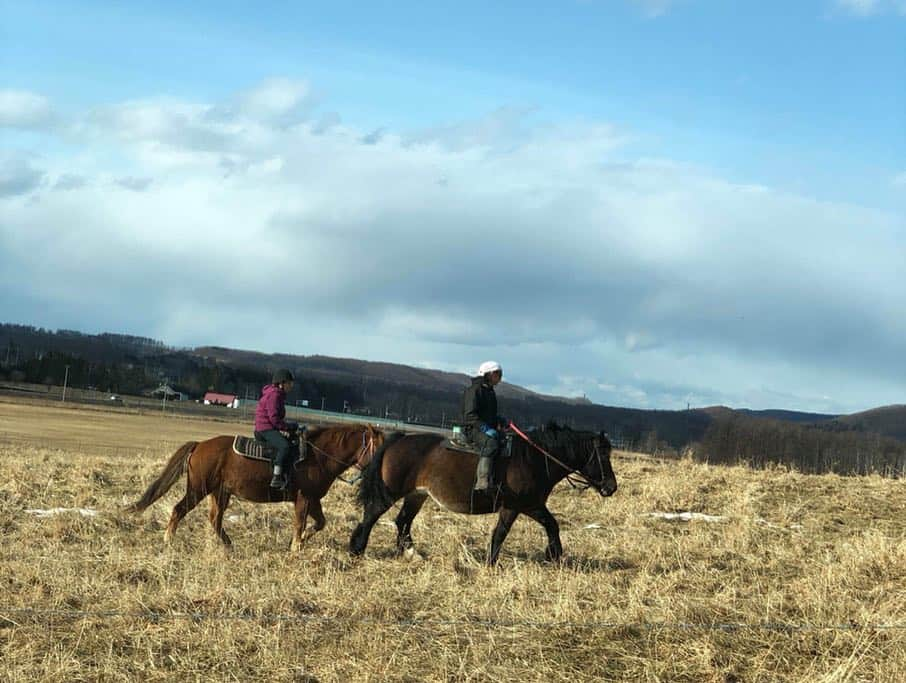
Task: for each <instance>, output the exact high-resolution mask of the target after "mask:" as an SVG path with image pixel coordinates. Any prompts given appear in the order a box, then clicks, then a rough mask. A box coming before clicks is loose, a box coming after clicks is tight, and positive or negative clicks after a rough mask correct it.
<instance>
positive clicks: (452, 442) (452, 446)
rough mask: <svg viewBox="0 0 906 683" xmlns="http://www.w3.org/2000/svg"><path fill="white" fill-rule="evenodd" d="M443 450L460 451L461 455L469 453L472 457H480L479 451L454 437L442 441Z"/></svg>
mask: <svg viewBox="0 0 906 683" xmlns="http://www.w3.org/2000/svg"><path fill="white" fill-rule="evenodd" d="M444 448H446V449H447V450H449V451H460V452H462V453H471V454H472V455H481V451H479V450H478V449H477V448H475V446H473V445H472V444H470V443H468V442H466V441H460V440H459V439H457V438H456V437H453V438H451V439H447V440H446V441H444Z"/></svg>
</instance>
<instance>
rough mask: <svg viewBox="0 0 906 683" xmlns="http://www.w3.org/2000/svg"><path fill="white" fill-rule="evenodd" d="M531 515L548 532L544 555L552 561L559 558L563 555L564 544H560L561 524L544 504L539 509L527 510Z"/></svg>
mask: <svg viewBox="0 0 906 683" xmlns="http://www.w3.org/2000/svg"><path fill="white" fill-rule="evenodd" d="M525 514H527V515H528V516H529V517H531V518H532V519H534V520H535V521H536V522H538V523H539V524H540V525H541V526H543V527H544V530H545V531H546V532H547V548H546V549H545V550H544V556H545V557H546V558H547V559H548V560H551V561H556V560H559V559H560V557H561V556H562V555H563V546H562V545H561V544H560V525H559V524H557V520H556V519H554V516H553V515H552V514H551V511H550V510H548V509H547V507H546V506H544V505H542V506H541V507H540V508H538V509H537V510H532V511H530V512H526V513H525Z"/></svg>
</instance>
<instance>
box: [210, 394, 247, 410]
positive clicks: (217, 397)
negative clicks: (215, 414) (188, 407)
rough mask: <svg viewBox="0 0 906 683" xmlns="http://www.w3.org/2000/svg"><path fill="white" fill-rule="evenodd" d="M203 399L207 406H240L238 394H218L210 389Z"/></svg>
mask: <svg viewBox="0 0 906 683" xmlns="http://www.w3.org/2000/svg"><path fill="white" fill-rule="evenodd" d="M203 400H204V404H205V405H206V406H226V407H227V408H238V407H239V398H238V397H237V396H236V394H218V393H217V392H216V391H209V392H208V393H206V394H205V395H204V399H203Z"/></svg>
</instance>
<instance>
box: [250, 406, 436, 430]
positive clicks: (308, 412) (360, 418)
mask: <svg viewBox="0 0 906 683" xmlns="http://www.w3.org/2000/svg"><path fill="white" fill-rule="evenodd" d="M249 403H250V404H252V403H254V402H253V401H250V402H249ZM243 407H245V406H244V405H243ZM249 407H250V406H249ZM286 415H287V417H291V418H294V419H298V420H299V421H300V422H306V423H321V422H332V423H337V422H364V423H367V424H372V425H375V426H378V427H383V428H384V429H395V430H399V431H401V432H426V433H428V434H443V435H444V436H451V435H452V434H453V430H452V429H444V428H443V427H439V426H437V425H424V424H417V423H412V422H405V421H403V420H391V419H388V418H385V417H375V416H373V415H359V414H357V413H337V412H334V411H332V410H315V409H312V408H302V407H300V406H291V405H287V406H286Z"/></svg>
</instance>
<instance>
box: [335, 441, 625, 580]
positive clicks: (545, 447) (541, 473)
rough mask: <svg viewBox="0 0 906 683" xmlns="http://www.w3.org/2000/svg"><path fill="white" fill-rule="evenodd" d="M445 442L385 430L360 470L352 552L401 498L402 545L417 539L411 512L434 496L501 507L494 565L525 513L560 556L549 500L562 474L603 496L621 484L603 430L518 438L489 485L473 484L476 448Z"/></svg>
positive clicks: (452, 504)
mask: <svg viewBox="0 0 906 683" xmlns="http://www.w3.org/2000/svg"><path fill="white" fill-rule="evenodd" d="M529 439H531V440H529ZM444 442H445V439H444V437H443V436H438V435H433V434H412V435H402V434H398V433H395V434H392V435H390V436H388V437H387V439H386V440H385V441H384V445H383V446H382V447H381V448H379V449H378V451H377V453H375V455H374V457H373V458H372V459H371V462H370V464H369V465H368V466H367V467H366V468H365V470H364V472H363V473H362V481H361V485H360V488H359V502H360V503H361V504H362V506H363V508H364V513H363V517H362V523H361V524H359V525H358V526H357V527H356V529H355V531H353V533H352V537H351V538H350V540H349V551H350V552H351V553H352V554H353V555H361V554H362V553H363V552H365V547H366V546H367V545H368V536H369V534H370V533H371V529H372V527H373V526H374V524H375V523H376V522H377V520H378V518H379V517H380V516H381V515H383V514H384V513H385V512H386V511H387V510H388V509H390V507H391V506H392V505H393V504H394V503H395V502H396V501H397V500H399V499H400V498H402V499H403V506H402V509H401V510H400V513H399V515H398V516H397V518H396V529H397V538H396V545H397V552H398V553H402V552H403V551H404V550H406V549H408V548H410V547H412V535H411V529H412V520H413V519H415V516H416V515H417V514H418V511H419V510H420V509H421V507H422V505H423V504H424V502H425V500H426V499H427V498H428V496H431V498H433V499H434V500H435V501H436V502H437V503H438V504H439V505H440V506H441V507H443V508H446V509H448V510H452V511H454V512H461V513H463V514H473V515H475V514H489V513H492V512H498V517H497V525H496V526H495V527H494V532H493V534H492V535H491V549H490V552H489V553H488V560H487V561H488V564H489V565H490V564H494V563H496V562H497V556H498V554H499V553H500V546H501V544H502V543H503V541H504V539H505V538H506V535H507V534H508V533H509V531H510V527H511V526H512V525H513V522H514V521H515V520H516V517H518V516H519V514H520V513H525V514H526V515H528V516H529V517H531V518H532V519H534V520H535V521H536V522H538V523H539V524H541V525H542V526H543V527H544V530H545V531H546V532H547V540H548V544H547V549H546V551H545V556H546V557H547V558H548V559H550V560H556V559H558V558H559V557H560V556H561V555H562V553H563V547H562V545H561V544H560V528H559V526H558V525H557V520H556V519H554V516H553V515H552V514H551V512H550V510H548V509H547V505H546V503H547V498H548V496H549V495H550V493H551V490H552V489H553V488H554V486H555V485H556V484H557V482H559V481H561V480H562V479H564V478H566V477H567V476H569V475H574V476H578V477H579V478H581V480H584V484H585V485H586V486H587V487H591V488H594V489H595V490H596V491H598V492H599V493H600V494H601V495H602V496H610V495H612V494H613V493H614V492H615V491H616V490H617V480H616V477H615V476H614V473H613V469H612V468H611V465H610V451H611V444H610V441H609V440H608V439H607V437H606V436H605V435H604V434H603V433H601V434H597V433H594V432H578V431H573V430H571V429H566V428H561V427H557V426H556V425H551V426H550V427H548V429H546V430H545V431H542V432H534V433H533V434H532V436H531V437H524V438H520V437H516V438H514V439H513V446H512V454H511V456H510V457H509V458H505V457H502V456H501V455H498V456H497V457H496V458H495V479H494V480H495V481H496V482H499V484H498V485H497V486H496V487H495V488H493V489H490V490H489V491H487V492H477V491H473V490H472V484H473V482H474V480H475V466H476V463H477V460H478V458H477V456H475V455H472V454H469V453H463V452H461V451H453V450H449V449H447V448H445V446H444ZM570 482H571V483H572V477H570Z"/></svg>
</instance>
